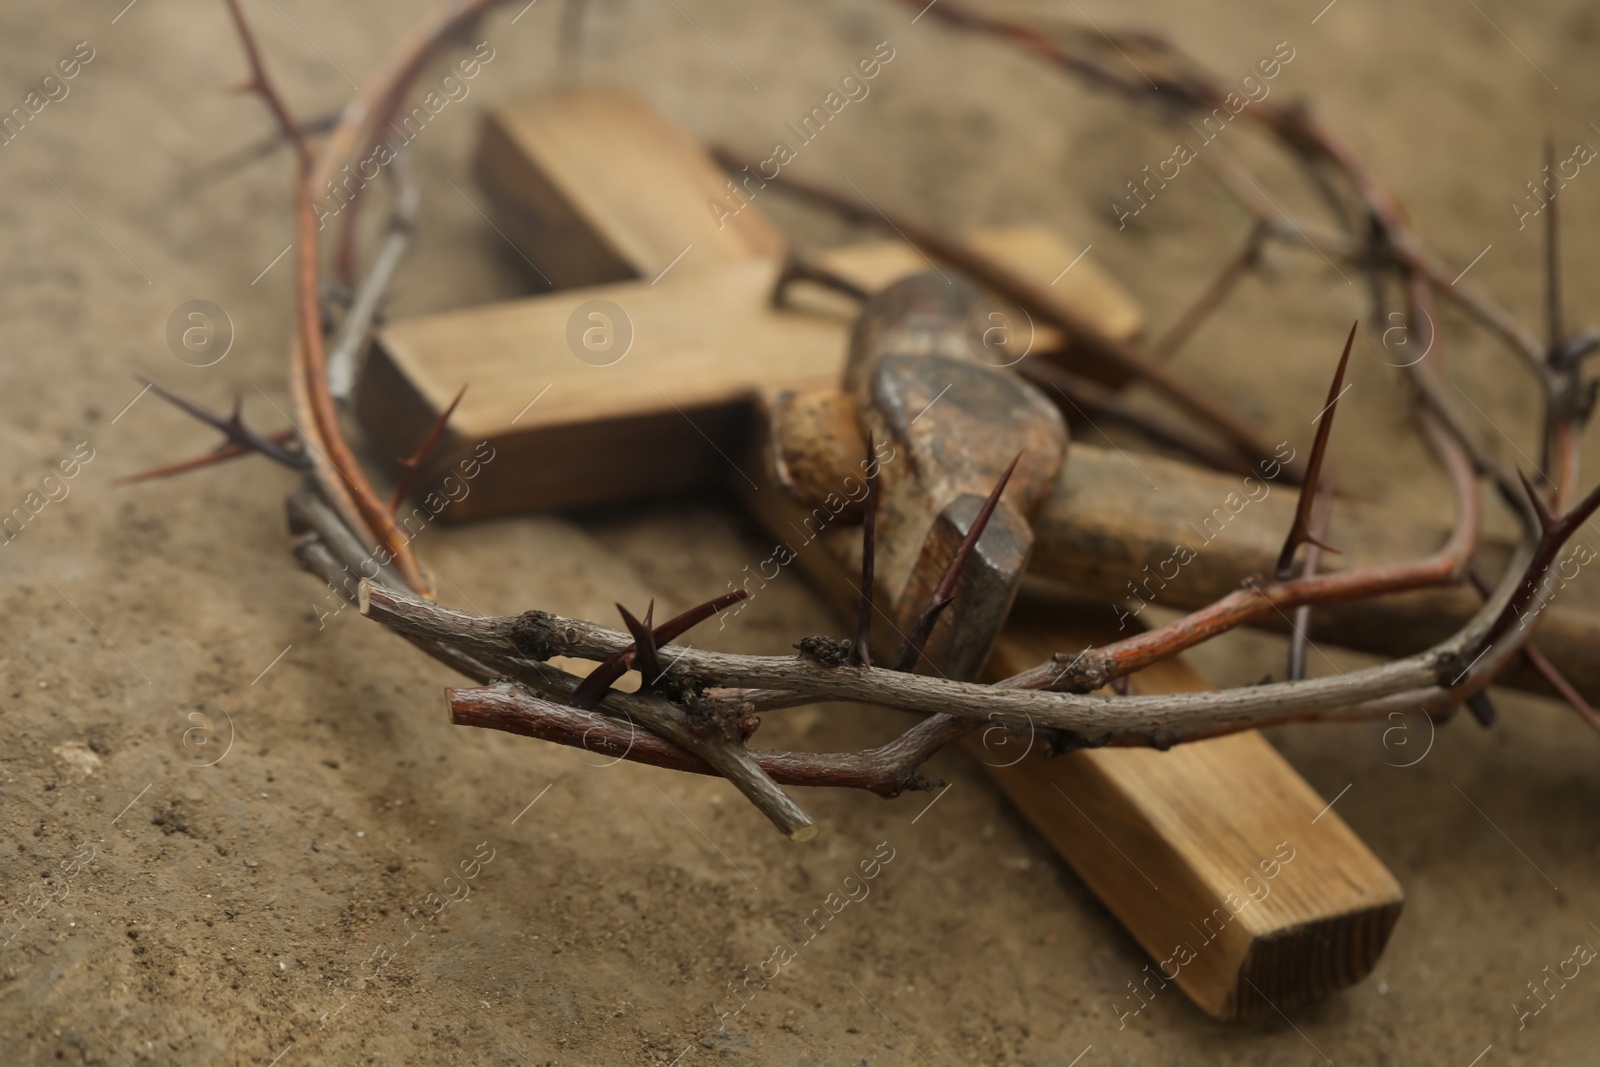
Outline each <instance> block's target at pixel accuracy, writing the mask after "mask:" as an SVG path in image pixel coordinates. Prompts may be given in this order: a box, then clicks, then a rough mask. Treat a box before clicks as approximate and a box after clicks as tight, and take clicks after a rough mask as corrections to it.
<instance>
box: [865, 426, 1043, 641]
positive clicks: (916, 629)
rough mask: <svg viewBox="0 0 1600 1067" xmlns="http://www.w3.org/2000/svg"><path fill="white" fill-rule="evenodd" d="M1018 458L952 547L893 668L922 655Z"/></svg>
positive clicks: (953, 593) (1019, 457) (1001, 477)
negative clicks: (948, 557) (947, 563)
mask: <svg viewBox="0 0 1600 1067" xmlns="http://www.w3.org/2000/svg"><path fill="white" fill-rule="evenodd" d="M1021 459H1022V453H1020V452H1018V453H1017V457H1016V459H1013V460H1012V461H1011V464H1010V465H1009V466H1008V467H1006V469H1005V473H1004V474H1002V475H1000V480H999V481H998V482H996V483H995V486H994V490H993V491H992V492H991V493H990V494H989V499H987V500H985V501H984V502H983V507H981V508H979V509H978V515H977V518H975V519H973V520H972V528H971V529H969V530H968V531H967V536H965V537H963V538H962V539H961V546H960V547H959V548H957V549H956V554H955V555H954V556H952V557H951V558H950V565H949V566H948V567H946V568H945V569H944V576H943V577H941V578H940V579H939V584H938V585H937V586H935V587H934V590H933V595H932V596H930V597H929V598H928V606H927V607H926V608H924V609H923V611H922V617H921V618H919V619H917V624H916V625H915V626H913V627H912V628H911V636H910V637H908V638H906V644H905V647H904V648H902V649H901V650H900V658H899V659H897V660H895V664H894V669H895V670H897V671H915V670H916V666H917V661H918V660H920V659H921V658H922V648H923V646H924V645H926V644H927V643H928V638H929V637H931V636H932V635H933V624H934V623H936V622H938V621H939V613H940V612H941V611H943V610H944V609H945V608H947V607H949V606H950V602H951V601H952V600H954V599H955V588H956V580H957V579H958V578H960V577H961V568H962V567H964V566H965V565H966V562H967V559H968V558H969V557H970V556H971V555H972V550H973V549H974V548H976V547H977V544H978V538H980V537H982V536H983V529H984V527H985V526H988V525H989V517H990V516H992V515H993V514H994V509H995V507H996V506H997V505H999V503H1000V494H1001V493H1003V492H1005V488H1006V483H1007V482H1009V481H1010V480H1011V472H1012V471H1014V470H1016V469H1017V463H1018V462H1019V461H1020V460H1021Z"/></svg>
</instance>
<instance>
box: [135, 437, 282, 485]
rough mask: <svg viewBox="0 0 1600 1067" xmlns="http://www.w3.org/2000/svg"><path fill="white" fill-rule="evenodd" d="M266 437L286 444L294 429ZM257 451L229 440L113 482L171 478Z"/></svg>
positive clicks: (274, 441)
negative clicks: (199, 454)
mask: <svg viewBox="0 0 1600 1067" xmlns="http://www.w3.org/2000/svg"><path fill="white" fill-rule="evenodd" d="M266 439H267V440H268V441H271V442H273V443H274V444H280V445H281V444H286V443H288V442H289V441H292V440H294V431H293V430H279V431H277V432H276V433H270V434H268V435H267V437H266ZM255 451H256V450H255V449H254V448H251V447H250V446H249V445H242V444H239V443H238V442H237V441H229V442H228V443H227V444H224V445H219V446H218V447H217V448H216V449H215V450H213V451H211V452H207V453H206V454H205V455H203V456H195V457H193V458H191V459H183V460H179V461H178V462H176V463H168V464H167V465H166V466H163V467H152V468H150V469H149V470H145V471H139V472H138V473H137V474H124V475H123V476H122V477H120V478H114V479H112V481H111V484H112V485H133V484H135V483H136V482H148V481H150V480H152V479H154V478H169V477H171V476H172V475H174V474H185V473H187V472H189V471H192V470H199V469H200V468H201V467H210V466H214V465H216V464H218V463H226V462H227V461H228V460H230V459H238V458H239V457H240V456H248V455H251V454H253V453H254V452H255Z"/></svg>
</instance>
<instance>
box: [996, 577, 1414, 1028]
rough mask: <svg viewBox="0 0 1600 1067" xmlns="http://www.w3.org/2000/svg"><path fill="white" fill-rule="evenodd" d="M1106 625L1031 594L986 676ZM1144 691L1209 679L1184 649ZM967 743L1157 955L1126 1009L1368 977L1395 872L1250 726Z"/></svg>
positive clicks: (1245, 1007)
mask: <svg viewBox="0 0 1600 1067" xmlns="http://www.w3.org/2000/svg"><path fill="white" fill-rule="evenodd" d="M1107 636H1108V634H1107V633H1106V632H1104V631H1099V630H1096V629H1095V628H1094V627H1092V626H1087V625H1085V624H1084V623H1083V622H1082V621H1081V619H1080V620H1078V621H1076V622H1074V621H1073V620H1072V618H1071V617H1070V616H1064V615H1063V614H1062V612H1061V611H1060V609H1059V607H1055V608H1053V609H1052V610H1049V611H1044V610H1040V609H1039V608H1038V607H1037V606H1036V605H1029V604H1027V603H1026V602H1024V603H1023V604H1022V605H1020V606H1019V608H1018V610H1017V611H1016V612H1015V613H1014V614H1013V615H1012V618H1011V620H1010V622H1009V624H1008V625H1007V628H1006V630H1005V632H1004V633H1003V634H1002V636H1001V638H1000V641H999V642H998V643H997V645H996V647H995V651H994V653H993V654H992V656H991V658H990V661H989V668H988V671H989V674H990V675H991V676H993V677H1003V676H1004V675H1006V674H1010V673H1014V672H1015V671H1017V670H1019V669H1021V668H1022V667H1025V666H1031V665H1032V664H1034V663H1037V662H1039V660H1040V659H1041V658H1042V657H1043V656H1044V655H1046V654H1047V652H1048V651H1054V650H1057V649H1061V648H1073V647H1082V646H1084V645H1086V644H1089V643H1091V642H1093V641H1096V640H1100V641H1103V640H1104V639H1105V638H1106V637H1107ZM1133 686H1134V689H1135V691H1136V692H1141V693H1173V692H1185V691H1191V690H1199V689H1206V688H1210V687H1209V686H1208V685H1207V684H1206V682H1205V680H1204V679H1203V678H1201V677H1200V676H1199V675H1198V674H1196V673H1195V672H1194V671H1193V670H1191V669H1190V668H1188V667H1187V666H1186V665H1185V664H1184V663H1183V662H1182V661H1181V660H1169V661H1165V662H1163V663H1161V664H1158V665H1156V666H1154V667H1151V668H1150V669H1148V670H1146V671H1143V672H1141V673H1140V674H1138V675H1135V676H1134V679H1133ZM969 747H970V748H972V749H973V750H974V752H975V754H976V755H977V757H978V758H979V759H980V760H981V761H982V762H983V763H984V765H985V766H986V767H988V768H989V771H990V773H991V774H992V775H993V776H994V778H995V780H996V781H997V782H998V783H999V784H1000V786H1001V788H1002V789H1004V790H1005V791H1006V793H1007V795H1008V796H1009V797H1010V798H1011V800H1012V801H1013V803H1015V804H1016V805H1017V807H1018V808H1019V809H1020V810H1021V811H1022V812H1023V813H1024V814H1025V815H1027V816H1028V818H1029V821H1030V822H1032V823H1033V824H1034V826H1036V827H1037V828H1038V829H1039V831H1040V832H1041V833H1042V834H1043V835H1044V836H1045V837H1046V839H1048V840H1049V841H1050V843H1051V844H1052V845H1054V846H1055V848H1056V850H1057V851H1058V852H1059V853H1060V854H1061V855H1062V856H1063V857H1064V858H1065V859H1066V860H1067V862H1068V863H1069V864H1071V865H1072V867H1073V869H1074V870H1076V871H1077V872H1078V874H1079V876H1080V877H1082V878H1083V880H1084V882H1085V883H1086V884H1087V885H1088V886H1089V887H1090V888H1091V889H1092V890H1094V892H1095V895H1096V896H1098V897H1099V898H1100V899H1101V900H1102V901H1104V902H1105V904H1106V906H1107V907H1108V908H1110V909H1111V911H1112V912H1113V913H1114V914H1115V915H1116V916H1117V918H1118V919H1120V920H1121V921H1122V922H1123V924H1124V925H1125V926H1126V927H1127V928H1128V930H1129V932H1130V933H1132V934H1133V936H1134V938H1135V939H1136V940H1137V941H1138V942H1139V944H1140V945H1141V946H1143V948H1144V949H1145V950H1146V951H1147V952H1148V953H1150V955H1151V957H1152V960H1153V961H1154V962H1153V964H1152V966H1151V967H1150V969H1149V970H1139V971H1137V972H1136V973H1131V974H1129V975H1128V976H1127V980H1128V981H1131V982H1133V983H1134V985H1135V986H1138V987H1139V990H1138V992H1137V993H1134V992H1130V991H1127V990H1123V992H1122V994H1121V995H1114V996H1113V1001H1114V1007H1120V1008H1121V1009H1122V1010H1124V1011H1128V1012H1136V1011H1137V1010H1138V1009H1139V1008H1140V1006H1141V1003H1142V1002H1143V1001H1142V999H1141V998H1144V999H1149V998H1151V997H1152V996H1155V995H1159V993H1160V991H1161V989H1162V988H1164V987H1165V986H1167V985H1176V986H1177V987H1178V988H1179V989H1181V990H1182V991H1183V992H1184V993H1186V994H1187V995H1188V996H1189V997H1190V999H1192V1000H1193V1001H1194V1002H1195V1003H1196V1004H1197V1005H1198V1006H1199V1007H1200V1008H1201V1009H1202V1010H1204V1011H1205V1012H1206V1013H1207V1014H1209V1015H1211V1016H1213V1017H1215V1018H1218V1019H1224V1020H1234V1019H1242V1018H1248V1017H1252V1016H1256V1015H1262V1014H1270V1013H1272V1012H1273V1011H1274V1010H1275V1008H1288V1007H1291V1006H1293V1005H1297V1004H1304V1003H1308V1002H1310V1001H1314V1000H1318V999H1320V998H1322V997H1325V996H1327V995H1328V994H1330V993H1332V992H1335V991H1336V990H1338V989H1342V988H1344V987H1345V986H1348V985H1351V984H1353V983H1354V982H1357V981H1359V980H1360V979H1362V978H1363V977H1365V976H1366V975H1367V974H1368V973H1370V971H1371V969H1372V967H1373V965H1374V964H1375V963H1376V962H1377V959H1378V956H1379V955H1380V954H1381V953H1382V951H1383V947H1384V945H1385V944H1386V943H1387V941H1388V937H1389V934H1390V931H1391V930H1392V929H1393V927H1394V924H1395V922H1396V920H1397V919H1398V918H1399V914H1400V909H1401V905H1402V903H1403V900H1404V896H1403V894H1402V892H1401V889H1400V886H1399V884H1398V883H1397V882H1396V881H1395V879H1394V876H1393V875H1392V874H1390V873H1389V871H1388V869H1387V868H1386V867H1385V866H1384V865H1383V863H1382V862H1381V861H1380V860H1379V859H1378V858H1377V857H1376V856H1374V855H1373V854H1372V852H1371V851H1370V850H1369V849H1368V848H1367V847H1366V846H1365V845H1364V844H1363V843H1362V842H1361V840H1360V838H1358V837H1357V836H1356V835H1355V834H1354V832H1352V831H1351V830H1350V828H1349V827H1348V826H1347V825H1346V824H1345V822H1344V820H1342V819H1341V818H1340V817H1339V815H1338V812H1337V811H1336V810H1333V809H1331V808H1327V803H1328V802H1327V800H1325V799H1324V798H1323V797H1322V796H1320V795H1319V794H1318V793H1317V792H1316V790H1314V789H1312V788H1311V786H1310V785H1308V784H1307V783H1306V782H1305V780H1304V779H1302V778H1301V777H1300V776H1299V774H1297V773H1296V772H1295V770H1294V768H1292V767H1291V766H1289V764H1288V762H1287V761H1286V760H1284V758H1283V757H1282V756H1281V755H1279V754H1278V752H1277V750H1276V749H1274V748H1273V747H1272V745H1271V744H1270V743H1268V741H1267V740H1266V739H1265V738H1264V737H1262V736H1261V734H1259V733H1257V732H1255V731H1250V732H1247V733H1241V734H1235V735H1232V736H1228V737H1222V738H1217V739H1214V740H1210V741H1201V742H1197V743H1194V744H1188V745H1181V746H1179V747H1177V748H1174V749H1171V750H1169V751H1167V752H1158V751H1154V750H1148V749H1091V750H1083V751H1078V752H1073V753H1069V754H1067V755H1063V756H1059V757H1055V758H1048V757H1046V756H1045V755H1043V754H1042V752H1040V751H1034V752H1030V753H1029V754H1028V756H1027V757H1026V758H1024V759H1022V760H1021V761H1020V762H1015V763H1013V761H1015V760H1016V754H1017V751H1018V745H1017V744H1016V743H1015V742H1013V743H1012V744H1010V745H1006V746H1001V745H998V744H995V743H987V744H986V742H985V739H984V738H983V737H982V736H981V735H975V736H974V738H973V741H972V744H971V745H970V746H969ZM1035 747H1036V748H1042V746H1035ZM1008 764H1012V765H1010V766H1007V765H1008ZM1325 809H1326V810H1325ZM1286 855H1292V858H1291V859H1289V860H1288V861H1287V862H1284V856H1286ZM1268 872H1270V873H1272V875H1273V876H1272V877H1267V873H1268ZM1184 949H1187V952H1185V951H1184ZM1190 955H1192V959H1189V961H1188V962H1187V963H1182V964H1181V965H1179V962H1180V961H1181V960H1183V959H1185V958H1187V957H1188V956H1190ZM1169 960H1170V961H1172V962H1170V963H1169V962H1167V961H1169ZM1163 964H1164V965H1165V966H1163ZM1174 972H1176V973H1174ZM1163 975H1167V976H1171V981H1170V983H1169V982H1168V981H1167V980H1166V978H1164V977H1163ZM1146 981H1149V983H1150V984H1149V985H1148V986H1146V985H1145V984H1144V983H1146ZM1119 1014H1120V1012H1119Z"/></svg>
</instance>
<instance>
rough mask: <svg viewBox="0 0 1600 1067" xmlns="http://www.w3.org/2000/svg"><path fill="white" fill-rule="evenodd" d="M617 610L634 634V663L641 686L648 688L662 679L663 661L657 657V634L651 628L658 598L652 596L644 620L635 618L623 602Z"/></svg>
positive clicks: (645, 610) (630, 631) (629, 630)
mask: <svg viewBox="0 0 1600 1067" xmlns="http://www.w3.org/2000/svg"><path fill="white" fill-rule="evenodd" d="M617 611H619V612H621V613H622V621H623V622H624V623H625V624H626V625H627V627H628V632H629V633H631V634H632V635H633V648H634V652H633V665H634V667H635V668H636V669H637V670H638V671H639V688H641V689H648V688H650V687H651V686H652V685H654V684H655V683H656V682H658V681H660V680H661V661H660V660H659V659H657V658H656V635H655V632H654V631H653V630H652V629H651V628H650V624H651V620H652V618H653V617H654V615H655V613H656V598H655V597H651V598H650V605H649V606H648V607H647V608H645V609H644V621H643V622H641V621H639V620H638V619H636V618H634V617H633V613H632V612H631V611H629V610H628V609H627V608H625V607H623V606H622V605H621V604H618V605H617Z"/></svg>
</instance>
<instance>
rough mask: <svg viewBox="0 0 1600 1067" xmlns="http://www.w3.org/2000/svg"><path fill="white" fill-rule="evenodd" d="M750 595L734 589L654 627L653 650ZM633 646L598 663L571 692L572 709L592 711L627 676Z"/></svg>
mask: <svg viewBox="0 0 1600 1067" xmlns="http://www.w3.org/2000/svg"><path fill="white" fill-rule="evenodd" d="M749 595H750V591H749V590H748V589H735V590H734V591H733V592H731V593H724V594H722V595H721V596H718V597H712V598H711V599H710V600H708V601H706V602H705V603H704V604H696V605H695V606H694V607H692V608H690V609H689V610H687V611H685V612H682V613H680V614H677V615H674V616H673V617H672V618H670V619H668V620H667V621H666V622H664V623H662V624H661V625H660V626H657V627H656V628H655V641H656V647H657V648H660V647H661V646H662V645H664V644H666V643H667V642H669V641H672V640H674V639H675V638H678V637H681V636H682V635H683V634H685V633H688V632H689V630H691V629H692V628H694V627H696V626H698V625H700V624H701V623H702V622H705V621H706V620H707V619H709V618H711V616H713V615H717V614H720V613H721V612H722V610H723V609H724V608H730V607H732V606H733V605H735V604H737V603H738V602H739V601H741V600H744V599H745V598H746V597H748V596H749ZM636 647H637V646H636V645H629V646H628V647H627V648H624V649H623V650H622V651H620V652H618V653H617V654H616V655H614V656H612V657H611V658H610V659H607V660H606V661H605V662H603V663H601V664H600V665H599V666H598V667H596V668H595V669H594V670H592V671H590V672H589V674H588V676H587V677H585V678H584V680H583V681H582V682H580V683H579V685H578V688H577V689H576V690H574V691H573V694H572V700H571V701H570V703H571V704H572V706H573V707H575V708H592V707H594V706H595V705H596V704H598V703H599V702H600V698H601V697H603V696H605V695H606V691H607V690H608V689H610V688H611V686H612V683H614V682H615V681H616V680H617V679H618V678H621V677H622V676H623V675H624V674H627V673H628V671H629V670H630V669H632V667H633V655H634V649H635V648H636Z"/></svg>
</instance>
